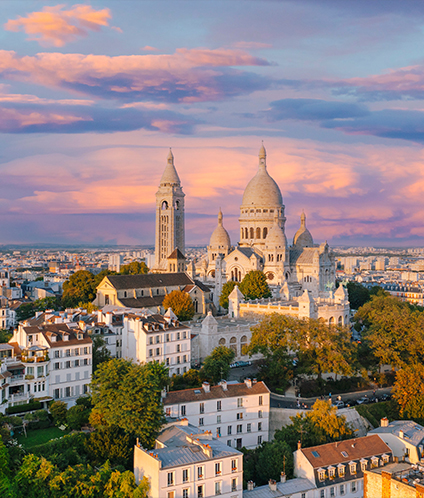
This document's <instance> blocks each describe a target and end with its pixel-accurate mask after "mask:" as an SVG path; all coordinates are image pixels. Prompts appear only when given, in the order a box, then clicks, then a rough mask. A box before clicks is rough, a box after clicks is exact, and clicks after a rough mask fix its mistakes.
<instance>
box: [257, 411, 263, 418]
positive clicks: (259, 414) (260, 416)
mask: <svg viewBox="0 0 424 498" xmlns="http://www.w3.org/2000/svg"><path fill="white" fill-rule="evenodd" d="M262 415H263V413H262V410H259V411H258V418H262Z"/></svg>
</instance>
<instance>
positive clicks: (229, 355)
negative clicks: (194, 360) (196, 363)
mask: <svg viewBox="0 0 424 498" xmlns="http://www.w3.org/2000/svg"><path fill="white" fill-rule="evenodd" d="M234 356H235V353H234V351H233V350H232V349H230V348H226V347H225V346H218V347H216V348H215V349H214V350H213V351H212V353H211V354H210V355H209V356H207V357H206V358H205V361H204V363H203V374H204V376H205V377H206V378H207V379H209V380H211V381H212V382H213V383H214V384H217V383H218V382H219V381H220V380H221V379H226V378H227V377H228V373H229V371H230V365H231V363H232V361H233V360H234Z"/></svg>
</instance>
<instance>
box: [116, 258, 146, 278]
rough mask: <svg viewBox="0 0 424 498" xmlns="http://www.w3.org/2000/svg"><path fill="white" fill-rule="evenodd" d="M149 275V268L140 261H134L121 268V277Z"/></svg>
mask: <svg viewBox="0 0 424 498" xmlns="http://www.w3.org/2000/svg"><path fill="white" fill-rule="evenodd" d="M146 273H149V268H148V267H147V265H146V263H144V262H141V263H140V262H139V261H132V262H131V263H129V264H128V265H123V266H121V269H120V271H119V274H120V275H145V274H146Z"/></svg>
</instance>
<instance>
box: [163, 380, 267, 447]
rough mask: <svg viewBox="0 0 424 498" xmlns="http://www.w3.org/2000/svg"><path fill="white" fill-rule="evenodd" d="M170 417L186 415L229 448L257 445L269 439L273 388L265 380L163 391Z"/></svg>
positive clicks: (192, 423) (185, 416) (200, 428)
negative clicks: (271, 389) (269, 387)
mask: <svg viewBox="0 0 424 498" xmlns="http://www.w3.org/2000/svg"><path fill="white" fill-rule="evenodd" d="M163 395H164V398H163V400H162V401H163V404H164V408H165V415H166V417H167V418H168V419H178V418H187V419H188V421H189V423H190V424H191V425H194V426H195V427H197V428H198V429H199V430H206V431H210V432H211V433H212V434H213V435H214V436H215V437H217V438H219V439H220V441H222V442H223V443H225V444H226V445H227V446H229V447H234V448H237V449H241V448H243V447H246V448H256V447H257V446H258V445H260V444H262V443H263V442H265V441H268V440H269V407H270V391H269V389H268V387H267V386H266V385H265V384H264V383H263V382H256V381H255V380H253V381H252V380H251V379H246V380H245V381H244V382H242V383H234V384H233V383H230V382H226V381H221V382H220V384H219V385H218V386H211V385H209V383H207V382H204V383H203V385H202V388H199V389H184V390H182V391H171V392H169V393H166V392H164V393H163Z"/></svg>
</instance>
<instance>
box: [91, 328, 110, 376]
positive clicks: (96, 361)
mask: <svg viewBox="0 0 424 498" xmlns="http://www.w3.org/2000/svg"><path fill="white" fill-rule="evenodd" d="M91 340H92V341H93V373H94V372H95V371H96V370H97V367H98V366H99V365H100V363H104V362H105V361H109V360H110V359H111V358H112V355H111V353H110V351H109V350H108V349H107V347H106V342H105V340H104V339H103V337H102V336H101V335H96V334H93V335H92V336H91Z"/></svg>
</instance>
